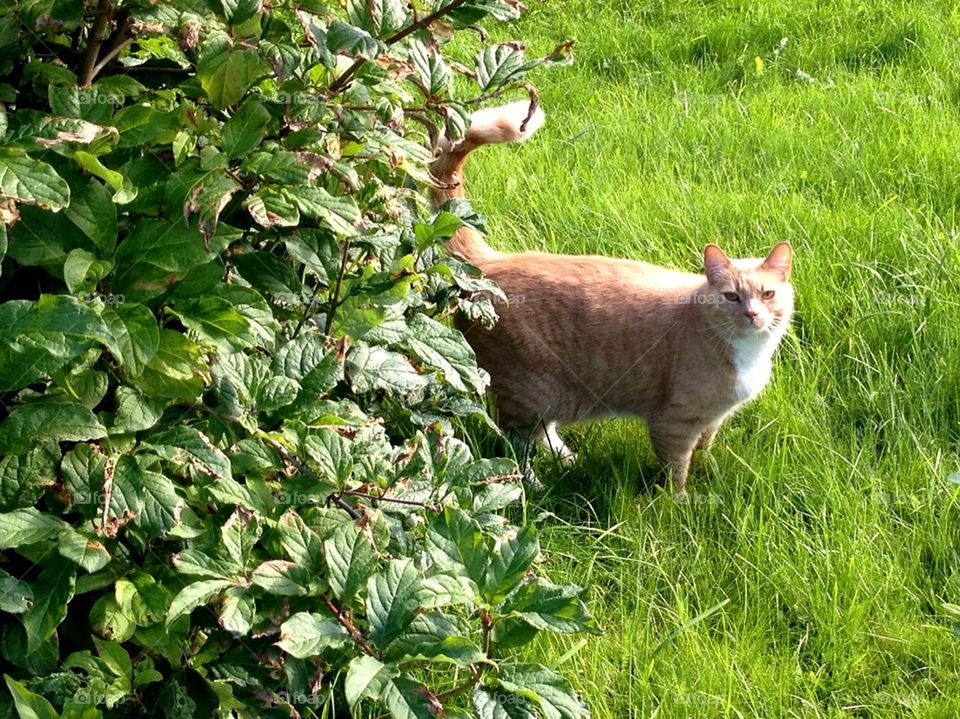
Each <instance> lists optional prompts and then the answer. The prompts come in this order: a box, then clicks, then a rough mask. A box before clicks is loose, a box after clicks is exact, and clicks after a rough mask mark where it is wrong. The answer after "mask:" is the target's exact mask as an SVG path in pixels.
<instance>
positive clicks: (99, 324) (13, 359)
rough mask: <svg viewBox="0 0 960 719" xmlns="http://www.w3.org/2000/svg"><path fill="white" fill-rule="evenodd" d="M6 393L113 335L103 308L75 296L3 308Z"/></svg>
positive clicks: (0, 368)
mask: <svg viewBox="0 0 960 719" xmlns="http://www.w3.org/2000/svg"><path fill="white" fill-rule="evenodd" d="M0 336H2V337H3V338H4V341H3V342H2V343H0V391H4V392H5V391H10V390H16V389H20V388H22V387H26V386H27V385H29V384H32V383H33V382H35V381H36V380H37V379H38V378H40V377H41V376H42V375H45V374H47V375H50V374H53V373H55V372H57V371H58V370H60V369H62V368H63V367H64V366H66V365H67V364H68V363H70V362H71V361H73V360H75V359H77V358H78V357H80V356H81V355H82V354H83V353H84V352H86V351H87V350H88V349H90V348H91V347H94V346H95V345H96V344H97V343H98V342H100V343H103V344H108V343H109V331H108V330H107V328H106V326H105V325H104V323H103V320H102V319H101V318H100V314H99V312H98V308H97V307H96V306H94V305H89V304H84V303H81V302H79V301H77V300H76V299H74V298H73V297H66V296H63V295H41V297H40V299H39V300H37V301H36V302H30V301H28V300H13V301H11V302H5V303H3V304H0Z"/></svg>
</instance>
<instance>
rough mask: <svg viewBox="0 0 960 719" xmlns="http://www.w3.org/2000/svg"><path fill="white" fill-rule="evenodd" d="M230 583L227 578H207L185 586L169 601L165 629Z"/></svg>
mask: <svg viewBox="0 0 960 719" xmlns="http://www.w3.org/2000/svg"><path fill="white" fill-rule="evenodd" d="M232 584H233V582H231V581H229V580H227V579H207V580H204V581H202V582H194V583H193V584H188V585H187V586H185V587H184V588H183V589H181V590H180V593H179V594H177V596H175V597H174V598H173V601H172V602H171V603H170V609H169V610H168V611H167V619H166V627H167V629H170V627H171V625H172V624H173V623H174V622H175V621H177V619H179V618H180V617H182V616H184V615H186V614H189V613H190V612H192V611H193V610H194V609H196V608H197V607H199V606H201V605H203V604H206V603H207V602H209V601H210V598H211V597H213V596H214V595H216V594H220V593H221V592H223V590H225V589H226V588H227V587H230V586H232Z"/></svg>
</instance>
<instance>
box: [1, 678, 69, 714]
mask: <svg viewBox="0 0 960 719" xmlns="http://www.w3.org/2000/svg"><path fill="white" fill-rule="evenodd" d="M3 678H4V680H5V681H6V682H7V688H9V690H10V694H11V695H13V704H14V706H15V707H16V709H17V715H18V716H19V717H20V719H60V715H59V714H57V712H56V710H55V709H54V708H53V705H52V704H50V702H48V701H47V700H46V699H44V698H43V697H42V696H40V695H39V694H34V693H33V692H31V691H30V690H29V689H27V688H26V687H25V686H24V685H23V684H21V683H20V682H18V681H17V680H16V679H13V678H12V677H10V676H8V675H7V674H4V675H3Z"/></svg>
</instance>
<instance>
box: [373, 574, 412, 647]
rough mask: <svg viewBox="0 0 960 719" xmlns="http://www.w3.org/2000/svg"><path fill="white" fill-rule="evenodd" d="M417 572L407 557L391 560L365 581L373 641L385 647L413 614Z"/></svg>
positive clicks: (405, 626)
mask: <svg viewBox="0 0 960 719" xmlns="http://www.w3.org/2000/svg"><path fill="white" fill-rule="evenodd" d="M419 586H420V573H419V572H418V571H417V570H416V568H415V567H414V565H413V561H412V560H410V559H394V560H391V561H390V562H389V563H388V564H387V566H386V568H385V569H384V570H383V571H381V572H380V573H378V574H375V575H374V576H372V577H370V579H369V580H368V581H367V621H368V622H369V623H370V637H371V639H373V642H374V644H376V645H377V646H379V647H385V646H386V645H387V644H389V643H390V641H391V640H393V639H394V638H395V637H397V636H399V635H400V634H402V633H403V631H404V629H406V628H407V626H408V625H409V624H410V622H412V621H413V619H414V617H416V615H417V607H418V595H417V590H418V589H419Z"/></svg>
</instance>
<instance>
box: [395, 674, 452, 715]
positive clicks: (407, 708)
mask: <svg viewBox="0 0 960 719" xmlns="http://www.w3.org/2000/svg"><path fill="white" fill-rule="evenodd" d="M380 703H381V704H382V705H383V706H385V707H386V708H387V710H388V711H389V712H390V715H391V716H392V717H394V719H436V717H437V716H439V715H440V712H441V711H442V710H443V706H442V705H441V703H440V701H439V700H438V699H437V697H436V696H435V695H434V694H433V693H432V692H431V691H430V690H429V689H427V687H425V686H424V685H423V684H421V683H420V682H418V681H416V680H414V679H411V678H410V677H408V676H405V675H401V676H399V677H397V678H396V679H393V680H392V681H390V682H388V683H387V685H386V686H385V687H384V689H383V696H382V697H381V698H380Z"/></svg>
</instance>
